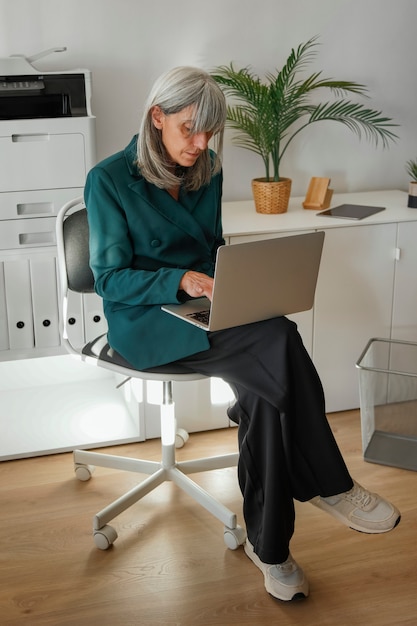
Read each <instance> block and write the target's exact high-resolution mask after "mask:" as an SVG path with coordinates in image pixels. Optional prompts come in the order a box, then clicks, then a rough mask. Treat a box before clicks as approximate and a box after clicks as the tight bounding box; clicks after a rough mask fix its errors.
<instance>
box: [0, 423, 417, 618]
mask: <svg viewBox="0 0 417 626" xmlns="http://www.w3.org/2000/svg"><path fill="white" fill-rule="evenodd" d="M330 423H331V425H332V428H333V430H334V433H335V435H336V438H337V440H338V442H339V445H340V447H341V449H342V452H343V454H344V456H345V459H346V461H347V463H348V466H349V468H350V470H351V473H352V475H353V476H354V477H355V478H356V479H357V480H359V482H362V483H363V484H365V485H366V486H367V487H368V488H370V489H372V490H376V491H379V492H381V493H383V494H384V495H386V496H387V497H388V498H390V499H391V500H392V501H394V502H395V503H396V504H397V505H398V506H399V508H400V509H401V511H402V516H403V517H402V521H401V523H400V525H399V526H398V527H397V528H396V529H395V530H394V531H392V532H391V533H388V534H386V535H375V536H372V535H365V534H361V533H356V532H354V531H352V530H350V529H347V528H345V527H344V526H342V525H340V524H339V523H338V522H337V521H336V520H334V519H333V518H330V517H329V516H327V515H326V514H325V513H323V512H321V511H319V510H317V509H315V508H314V507H312V506H311V505H309V504H308V503H305V504H299V503H297V504H296V508H297V522H296V532H295V536H294V538H293V541H292V545H291V549H292V553H293V555H294V556H295V558H296V559H297V560H298V561H299V563H300V564H301V565H302V567H303V568H304V570H305V572H306V574H307V576H308V578H309V580H310V597H309V598H308V599H307V600H303V601H298V602H296V603H282V602H279V601H276V600H274V599H273V598H272V597H271V596H269V595H268V594H267V593H266V592H265V589H264V586H263V578H262V575H261V573H260V572H259V570H258V569H257V568H256V567H255V566H254V565H253V564H252V563H251V562H250V561H249V560H248V558H247V557H246V556H245V554H244V552H243V550H242V548H239V549H238V550H236V551H231V550H228V549H227V548H226V547H225V545H224V543H223V536H222V535H223V533H222V530H223V529H222V525H221V524H220V523H219V522H218V521H217V520H215V519H214V518H212V517H211V515H210V514H209V513H207V512H206V511H205V510H203V509H201V508H200V507H199V506H198V505H197V504H196V503H194V502H193V501H191V500H190V498H189V497H188V496H187V495H186V494H183V493H180V492H179V490H178V489H177V488H176V487H175V486H174V485H172V484H166V485H162V486H160V487H159V488H158V489H157V490H156V491H155V492H153V493H152V494H148V495H147V496H146V497H145V498H144V499H143V501H142V502H141V503H139V504H137V505H135V506H134V507H133V508H131V509H130V510H129V511H127V512H125V513H123V514H122V515H120V516H119V517H118V518H117V519H116V520H115V521H114V523H113V525H114V526H115V527H116V528H117V531H118V533H119V538H118V539H117V541H116V542H115V544H114V545H113V546H112V547H111V548H110V549H109V550H107V551H101V550H99V549H97V548H96V547H95V545H94V542H93V539H92V536H91V531H90V529H91V524H92V516H93V514H94V513H95V512H96V511H98V510H100V509H101V508H103V507H104V506H105V505H106V504H107V503H108V502H110V501H111V500H112V499H115V498H116V497H118V495H120V494H121V493H122V492H123V491H124V490H127V489H128V488H130V487H131V486H133V485H134V484H135V480H136V479H137V476H135V475H132V474H126V473H121V472H117V471H114V470H108V469H100V468H97V469H96V472H95V474H94V477H93V479H92V480H91V481H89V482H87V483H82V482H79V481H77V480H76V479H75V478H74V475H73V468H72V459H71V455H69V454H64V455H56V456H50V457H43V458H34V459H25V460H18V461H10V462H4V463H1V464H0V498H1V499H0V502H1V507H0V623H1V624H2V625H3V626H12V625H13V626H14V625H20V624H28V625H30V626H37V625H42V626H47V625H53V626H57V625H64V624H65V625H66V626H84V625H87V624H88V625H89V626H95V625H100V626H107V625H108V626H137V625H142V624H143V625H146V626H157V625H161V626H162V625H164V626H174V625H175V626H211V625H216V626H231V625H233V624H236V625H240V626H242V625H246V624H247V625H250V626H257V625H261V624H268V625H271V624H279V625H280V626H290V625H291V626H295V625H300V624H303V625H306V626H315V625H317V626H319V625H320V626H336V625H337V626H352V625H356V624H357V625H359V624H360V625H368V626H376V625H378V626H405V625H407V626H415V625H416V624H417V474H416V473H415V472H410V471H406V470H400V469H396V468H389V467H384V466H382V465H374V464H369V463H365V462H364V461H363V460H362V455H361V442H360V424H359V413H358V411H350V412H346V413H340V414H333V415H332V416H330ZM235 448H236V429H229V430H221V431H217V432H211V433H201V434H196V435H192V436H191V438H190V441H189V442H188V443H187V445H186V447H185V448H183V449H182V450H180V451H179V456H180V457H181V458H189V457H193V456H201V455H203V456H204V455H207V454H211V453H213V452H215V453H222V452H227V451H233V450H235ZM115 451H116V453H117V454H131V455H140V456H149V458H158V456H159V455H158V442H157V441H150V442H145V443H141V444H136V445H129V446H123V447H117V448H115ZM196 478H197V479H198V482H199V483H200V484H201V485H202V486H204V488H206V489H208V490H211V492H212V493H213V494H215V495H216V496H218V497H219V498H220V499H222V501H223V502H224V503H225V504H227V505H228V506H230V507H231V508H233V509H234V510H235V511H236V512H237V513H238V515H239V520H240V523H242V516H241V496H240V493H239V489H238V485H237V479H236V471H235V469H225V470H217V471H215V472H211V473H210V475H209V474H205V475H203V474H200V475H198V476H196Z"/></svg>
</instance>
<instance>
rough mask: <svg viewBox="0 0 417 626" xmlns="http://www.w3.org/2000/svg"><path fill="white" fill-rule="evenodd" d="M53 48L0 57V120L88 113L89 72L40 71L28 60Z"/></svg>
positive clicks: (54, 50)
mask: <svg viewBox="0 0 417 626" xmlns="http://www.w3.org/2000/svg"><path fill="white" fill-rule="evenodd" d="M63 50H65V48H54V49H52V50H47V51H44V52H41V53H39V54H37V55H35V56H33V57H29V58H26V57H24V56H20V55H16V56H10V57H6V58H0V120H16V119H34V118H58V117H85V116H91V72H90V71H89V70H85V69H79V70H71V71H64V72H41V71H39V70H38V69H36V67H34V65H32V62H33V61H34V60H37V59H39V58H41V57H43V56H46V55H47V54H49V53H50V52H61V51H63Z"/></svg>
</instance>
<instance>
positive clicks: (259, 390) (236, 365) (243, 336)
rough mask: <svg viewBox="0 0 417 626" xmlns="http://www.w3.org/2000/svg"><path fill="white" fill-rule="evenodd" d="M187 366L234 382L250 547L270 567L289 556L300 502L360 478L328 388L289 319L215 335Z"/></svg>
mask: <svg viewBox="0 0 417 626" xmlns="http://www.w3.org/2000/svg"><path fill="white" fill-rule="evenodd" d="M209 339H210V346H211V347H210V349H209V350H206V351H204V352H199V353H198V354H194V355H192V356H190V357H187V358H185V359H183V360H181V361H180V363H182V364H183V365H185V366H186V367H188V368H190V369H191V370H193V371H196V372H199V373H202V374H206V375H208V376H217V377H219V378H223V380H225V381H226V382H228V383H229V384H230V386H231V388H232V389H233V391H234V394H235V396H236V404H235V405H234V406H233V407H231V408H230V409H229V414H230V416H231V418H232V419H235V420H236V421H238V422H239V429H238V438H239V450H240V455H239V465H238V477H239V485H240V488H241V491H242V495H243V512H244V518H245V523H246V530H247V535H248V539H249V541H250V542H251V543H252V545H253V546H254V549H255V552H256V554H257V555H258V556H259V558H260V559H261V560H262V561H264V562H265V563H281V562H283V561H285V560H286V559H287V557H288V552H289V543H290V539H291V537H292V535H293V532H294V518H295V513H294V502H293V500H294V499H296V500H300V501H306V500H309V499H311V498H313V497H314V496H316V495H321V496H330V495H334V494H336V493H341V492H343V491H347V490H349V489H350V488H351V487H352V479H351V477H350V475H349V472H348V470H347V468H346V465H345V463H344V461H343V458H342V456H341V454H340V451H339V448H338V446H337V444H336V441H335V439H334V437H333V434H332V431H331V429H330V426H329V424H328V422H327V418H326V415H325V403H324V395H323V389H322V385H321V382H320V379H319V377H318V374H317V372H316V369H315V367H314V365H313V363H312V361H311V359H310V357H309V355H308V353H307V351H306V349H305V347H304V345H303V343H302V340H301V337H300V335H299V333H298V331H297V327H296V324H295V323H294V322H292V321H290V320H288V319H287V318H285V317H279V318H274V319H271V320H267V321H264V322H258V323H254V324H248V325H246V326H239V327H237V328H230V329H227V330H222V331H217V332H212V333H210V334H209Z"/></svg>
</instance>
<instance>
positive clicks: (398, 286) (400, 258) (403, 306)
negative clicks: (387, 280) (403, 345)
mask: <svg viewBox="0 0 417 626" xmlns="http://www.w3.org/2000/svg"><path fill="white" fill-rule="evenodd" d="M416 271H417V222H405V223H400V224H398V236H397V262H396V267H395V287H394V307H393V320H392V339H402V340H404V341H417V279H416Z"/></svg>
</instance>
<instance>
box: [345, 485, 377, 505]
mask: <svg viewBox="0 0 417 626" xmlns="http://www.w3.org/2000/svg"><path fill="white" fill-rule="evenodd" d="M346 498H348V499H349V500H350V501H351V502H353V503H354V504H355V505H357V506H360V507H365V506H367V505H368V504H370V503H371V502H372V495H371V494H370V493H369V491H366V489H363V488H362V487H360V485H354V486H353V487H352V489H351V490H350V491H348V492H346Z"/></svg>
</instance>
